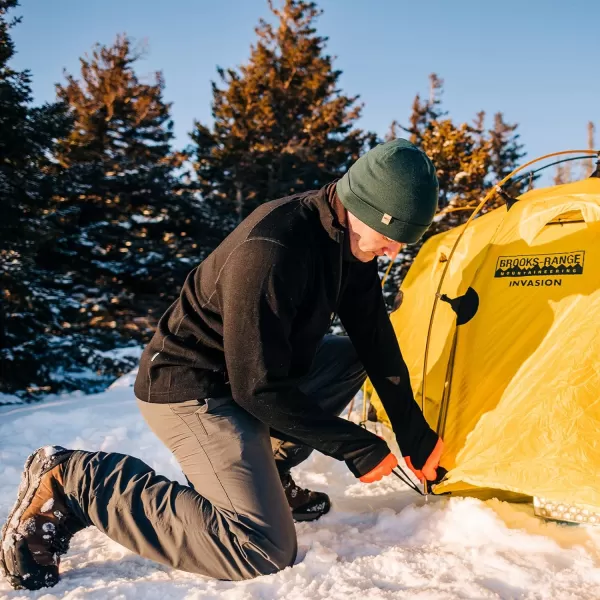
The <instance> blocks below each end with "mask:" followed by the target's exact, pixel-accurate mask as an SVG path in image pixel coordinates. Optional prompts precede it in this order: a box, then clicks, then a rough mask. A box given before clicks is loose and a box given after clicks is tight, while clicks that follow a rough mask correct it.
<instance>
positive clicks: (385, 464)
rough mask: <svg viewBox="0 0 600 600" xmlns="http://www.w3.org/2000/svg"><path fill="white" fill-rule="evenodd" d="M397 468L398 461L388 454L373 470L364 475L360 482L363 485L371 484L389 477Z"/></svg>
mask: <svg viewBox="0 0 600 600" xmlns="http://www.w3.org/2000/svg"><path fill="white" fill-rule="evenodd" d="M397 466H398V459H397V458H396V457H395V456H394V455H393V454H392V453H391V452H390V453H389V454H388V455H387V456H386V457H385V458H384V459H383V460H382V461H381V462H380V463H379V464H378V465H377V466H376V467H375V468H374V469H371V470H370V471H369V472H368V473H365V475H363V476H362V477H361V478H360V480H361V481H362V482H363V483H373V482H374V481H379V480H380V479H381V478H382V477H385V476H386V475H389V474H390V473H391V472H392V469H394V468H396V467H397Z"/></svg>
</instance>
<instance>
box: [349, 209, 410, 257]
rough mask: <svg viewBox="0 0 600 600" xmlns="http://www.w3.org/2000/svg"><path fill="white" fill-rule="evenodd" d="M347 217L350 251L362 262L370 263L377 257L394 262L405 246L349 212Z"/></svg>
mask: <svg viewBox="0 0 600 600" xmlns="http://www.w3.org/2000/svg"><path fill="white" fill-rule="evenodd" d="M347 215H348V233H349V234H350V250H351V251H352V254H353V255H354V256H355V257H356V258H357V259H358V260H360V261H361V262H369V261H370V260H373V259H374V258H375V257H376V256H383V255H385V256H387V257H388V258H389V259H392V260H393V259H394V258H396V255H397V254H398V252H400V250H401V249H402V248H403V247H404V244H402V243H400V242H394V240H391V239H390V238H388V237H386V236H385V235H382V234H381V233H378V232H377V231H375V230H374V229H371V228H370V227H369V226H368V225H365V224H364V223H363V222H362V221H359V220H358V219H357V218H356V217H355V216H354V215H353V214H352V213H351V212H349V211H348V212H347Z"/></svg>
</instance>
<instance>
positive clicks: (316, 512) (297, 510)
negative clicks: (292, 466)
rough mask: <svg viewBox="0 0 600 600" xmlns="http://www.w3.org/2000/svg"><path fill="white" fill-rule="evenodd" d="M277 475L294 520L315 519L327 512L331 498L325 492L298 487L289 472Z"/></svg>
mask: <svg viewBox="0 0 600 600" xmlns="http://www.w3.org/2000/svg"><path fill="white" fill-rule="evenodd" d="M279 476H280V478H281V483H282V485H283V491H284V492H285V497H286V498H287V501H288V504H289V505H290V508H291V509H292V516H293V517H294V520H295V521H315V520H316V519H318V518H319V517H321V516H322V515H324V514H325V513H328V512H329V509H330V508H331V500H330V499H329V496H328V495H327V494H325V493H324V492H313V491H311V490H306V489H303V488H301V487H298V486H297V485H296V483H295V482H294V480H293V479H292V476H291V475H290V474H289V473H280V475H279Z"/></svg>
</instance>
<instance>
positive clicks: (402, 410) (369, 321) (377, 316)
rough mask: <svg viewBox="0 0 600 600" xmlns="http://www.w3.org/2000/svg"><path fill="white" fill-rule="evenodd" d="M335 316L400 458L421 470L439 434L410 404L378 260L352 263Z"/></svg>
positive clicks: (414, 404)
mask: <svg viewBox="0 0 600 600" xmlns="http://www.w3.org/2000/svg"><path fill="white" fill-rule="evenodd" d="M338 314H339V317H340V319H341V321H342V324H343V325H344V327H345V329H346V331H347V332H348V335H349V336H350V339H351V340H352V343H353V344H354V347H355V348H356V351H357V353H358V356H359V358H360V359H361V361H362V363H363V365H364V367H365V370H366V371H367V375H368V376H369V378H370V379H371V382H372V384H373V386H374V388H375V389H376V390H377V394H378V395H379V398H380V399H381V402H382V404H383V407H384V408H385V410H386V412H387V414H388V417H389V418H390V422H391V424H392V427H393V429H394V433H395V434H396V439H397V441H398V445H399V447H400V451H401V452H402V455H403V456H410V457H411V462H412V464H413V465H414V466H415V468H417V469H420V468H421V467H422V466H423V465H424V464H425V461H426V460H427V458H428V457H429V455H430V454H431V452H432V451H433V448H434V447H435V445H436V443H437V440H438V435H437V434H436V433H435V432H434V431H433V430H432V429H431V428H430V427H429V425H428V424H427V422H426V421H425V417H424V416H423V413H422V412H421V410H420V408H419V406H418V405H417V403H416V402H415V399H414V396H413V391H412V388H411V385H410V377H409V373H408V368H407V366H406V363H405V362H404V359H403V358H402V354H401V352H400V346H399V344H398V340H397V339H396V335H395V332H394V328H393V327H392V324H391V322H390V319H389V316H388V313H387V310H386V307H385V302H384V299H383V293H382V291H381V281H380V279H379V274H378V272H377V261H376V260H373V261H369V262H368V263H358V262H356V263H354V262H353V263H351V267H350V274H349V278H348V284H347V286H346V288H345V290H344V292H343V295H342V298H341V301H340V305H339V307H338Z"/></svg>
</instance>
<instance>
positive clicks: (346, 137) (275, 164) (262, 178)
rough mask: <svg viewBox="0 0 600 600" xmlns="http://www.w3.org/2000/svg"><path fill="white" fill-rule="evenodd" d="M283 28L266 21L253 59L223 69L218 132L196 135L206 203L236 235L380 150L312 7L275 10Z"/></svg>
mask: <svg viewBox="0 0 600 600" xmlns="http://www.w3.org/2000/svg"><path fill="white" fill-rule="evenodd" d="M269 6H270V9H271V12H272V13H273V15H274V16H275V17H276V21H277V23H276V25H271V24H270V23H267V22H266V21H265V20H261V21H260V23H259V25H258V27H257V28H256V34H257V36H258V40H257V42H256V43H255V44H254V45H253V46H252V48H251V53H250V59H249V60H248V62H247V63H246V64H244V65H242V66H241V67H240V68H239V69H237V70H235V69H227V70H224V69H221V68H219V69H218V74H219V77H220V83H221V86H219V85H217V84H216V83H213V88H212V90H213V102H212V112H213V117H214V124H213V126H212V127H211V128H209V127H207V126H205V125H202V124H200V123H196V125H195V130H194V131H193V133H192V134H191V137H192V139H193V141H194V152H195V155H196V172H197V175H198V181H199V187H200V191H201V193H202V196H203V198H204V199H205V201H206V202H207V203H209V204H210V205H211V206H212V207H214V208H215V209H220V210H221V211H222V215H223V218H224V219H226V221H225V222H226V226H228V227H229V228H231V227H232V226H233V225H235V223H236V222H239V221H240V220H241V219H242V218H244V217H245V216H246V215H247V214H248V213H249V212H250V211H251V210H252V209H253V208H255V207H256V206H257V205H259V204H260V203H262V202H265V201H267V200H272V199H274V198H278V197H281V196H285V195H287V194H293V193H295V192H301V191H305V190H309V189H315V188H319V187H320V186H322V185H324V184H325V183H327V182H330V181H332V180H334V179H336V178H338V177H340V176H341V175H342V174H343V173H344V172H345V171H346V170H347V169H348V168H349V166H350V165H351V164H352V162H354V161H355V160H356V159H357V158H358V157H359V155H360V154H361V153H362V152H363V150H364V149H365V147H366V146H372V145H374V144H375V136H374V134H369V133H365V132H363V131H361V130H360V129H357V128H355V127H354V125H355V122H356V120H357V119H358V118H359V116H360V111H361V106H360V105H358V104H357V99H358V97H357V96H353V97H351V96H346V95H343V94H342V93H341V92H340V91H339V89H338V86H339V83H338V81H339V77H340V75H341V72H340V71H338V70H334V69H333V66H332V65H333V60H332V58H331V57H330V56H328V55H327V54H325V45H326V41H327V39H326V38H324V37H321V36H319V35H318V34H317V33H316V29H315V21H316V19H317V18H318V16H319V15H320V14H321V13H322V11H321V10H319V9H317V7H316V5H315V3H314V2H305V1H303V0H285V1H284V3H283V6H281V7H280V8H276V7H275V6H273V4H272V3H271V2H269Z"/></svg>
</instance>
